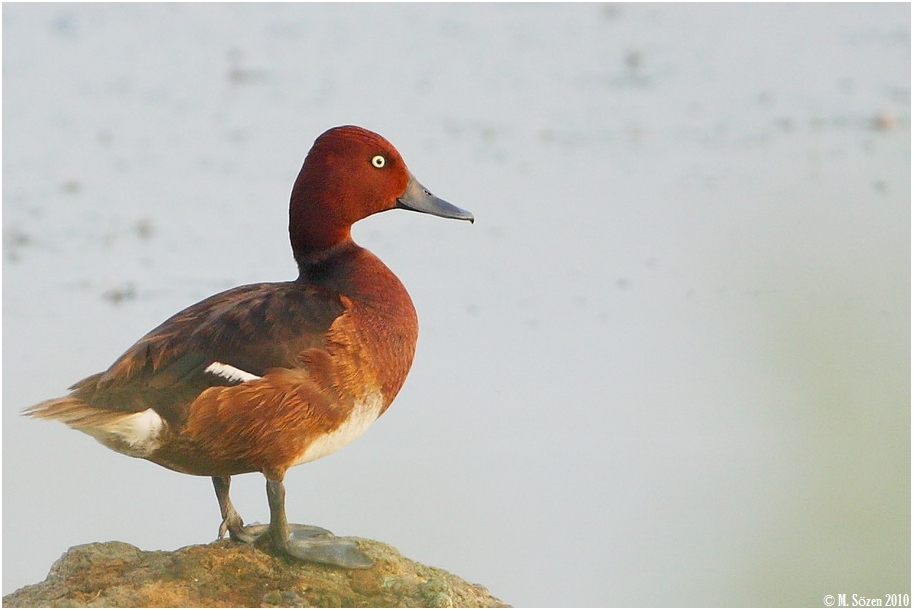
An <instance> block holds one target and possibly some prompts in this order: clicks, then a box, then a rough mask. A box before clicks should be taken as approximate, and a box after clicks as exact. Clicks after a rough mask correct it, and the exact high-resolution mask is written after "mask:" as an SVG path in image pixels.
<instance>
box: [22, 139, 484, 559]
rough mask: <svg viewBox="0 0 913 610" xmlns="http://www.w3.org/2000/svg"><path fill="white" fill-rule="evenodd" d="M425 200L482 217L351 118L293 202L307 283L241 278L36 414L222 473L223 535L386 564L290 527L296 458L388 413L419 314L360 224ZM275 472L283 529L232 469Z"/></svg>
mask: <svg viewBox="0 0 913 610" xmlns="http://www.w3.org/2000/svg"><path fill="white" fill-rule="evenodd" d="M393 209H402V210H411V211H414V212H421V213H425V214H430V215H434V216H439V217H442V218H448V219H456V220H465V221H469V222H470V223H472V222H474V217H473V215H472V214H471V213H470V212H468V211H466V210H463V209H460V208H458V207H457V206H455V205H453V204H451V203H448V202H447V201H445V200H443V199H440V198H438V197H436V196H435V195H433V194H432V193H431V192H430V191H429V190H428V189H427V188H425V187H424V186H423V185H422V184H421V183H420V182H419V181H418V180H417V179H416V178H415V176H413V174H412V173H411V172H410V171H409V169H408V168H407V166H406V164H405V162H404V161H403V158H402V156H401V155H400V153H399V152H398V151H397V150H396V149H395V148H394V147H393V145H392V144H390V142H388V141H387V140H386V139H385V138H383V137H382V136H380V135H378V134H377V133H374V132H372V131H369V130H367V129H365V128H362V127H357V126H354V125H343V126H339V127H334V128H331V129H329V130H327V131H326V132H324V133H323V134H321V135H320V136H319V137H318V138H317V139H316V140H315V141H314V144H313V146H312V147H311V149H310V151H309V152H308V153H307V155H306V157H305V160H304V163H303V165H302V167H301V171H300V172H299V174H298V177H297V179H296V180H295V183H294V186H293V188H292V193H291V198H290V202H289V225H288V231H289V238H290V242H291V248H292V254H293V256H294V259H295V262H296V264H297V267H298V277H297V278H296V279H294V280H292V281H285V282H271V283H258V284H250V285H244V286H239V287H237V288H232V289H230V290H226V291H224V292H220V293H218V294H215V295H213V296H210V297H208V298H206V299H204V300H202V301H200V302H199V303H196V304H194V305H191V306H189V307H187V308H186V309H184V310H182V311H179V312H178V313H176V314H174V315H173V316H171V317H170V318H168V319H167V320H165V321H164V322H163V323H162V324H160V325H159V326H157V327H156V328H154V329H152V330H151V331H150V332H149V333H147V334H146V335H145V336H143V337H142V338H140V339H139V340H138V341H137V342H136V343H134V344H133V346H132V347H130V348H129V349H127V351H125V352H124V353H123V354H122V355H121V356H120V357H119V358H117V359H116V360H115V361H114V363H113V364H111V366H110V367H108V369H107V370H105V371H103V372H100V373H96V374H94V375H90V376H89V377H86V378H85V379H83V380H81V381H78V382H76V383H75V384H74V385H73V386H71V387H70V388H69V390H70V393H69V394H67V395H65V396H62V397H59V398H54V399H51V400H46V401H44V402H41V403H39V404H36V405H34V406H31V407H28V408H26V409H25V410H24V412H23V413H24V414H25V415H27V416H30V417H34V418H39V419H46V420H55V421H59V422H62V423H64V424H66V425H68V426H70V427H71V428H74V429H76V430H79V431H80V432H84V433H86V434H88V435H90V436H92V437H94V438H95V439H96V440H97V441H99V442H100V443H101V444H102V445H104V446H106V447H108V448H109V449H112V450H114V451H117V452H119V453H122V454H125V455H128V456H131V457H135V458H142V459H145V460H148V461H151V462H154V463H156V464H159V465H161V466H164V467H165V468H168V469H170V470H173V471H176V472H180V473H184V474H190V475H197V476H208V477H211V479H212V484H213V487H214V490H215V494H216V499H217V501H218V504H219V510H220V513H221V517H222V521H221V523H220V524H219V530H218V539H222V538H224V537H225V536H226V534H227V535H228V536H229V538H230V539H231V540H235V541H239V542H245V543H251V544H254V545H256V546H257V547H258V548H262V549H264V550H266V551H268V552H271V553H273V554H277V555H281V556H287V557H291V558H294V559H298V560H302V561H312V562H317V563H322V564H327V565H331V566H338V567H342V568H367V567H370V566H371V565H372V564H373V560H371V558H370V557H368V556H367V555H366V554H365V553H363V552H362V551H360V550H359V549H358V548H357V544H356V543H355V542H354V541H353V540H351V539H347V538H337V537H335V536H334V535H333V534H332V533H331V532H329V531H328V530H325V529H323V528H319V527H316V526H306V525H297V524H290V523H289V522H288V518H287V515H286V507H285V485H284V479H285V474H286V472H287V471H288V469H289V468H291V467H292V466H296V465H299V464H304V463H307V462H311V461H314V460H317V459H320V458H322V457H325V456H327V455H329V454H331V453H333V452H334V451H336V450H338V449H340V448H341V447H343V446H345V445H347V444H348V443H350V442H352V441H353V440H355V439H356V438H358V437H359V436H361V435H362V434H363V433H364V432H365V431H366V430H367V428H368V427H369V426H370V425H371V424H372V423H373V422H374V421H375V420H376V419H377V418H378V417H380V416H381V415H383V414H384V412H386V410H387V408H388V407H389V406H390V405H391V403H392V402H393V400H394V398H395V397H396V395H397V393H398V392H399V391H400V388H402V386H403V383H404V382H405V380H406V376H407V374H408V373H409V369H410V368H411V366H412V361H413V356H414V354H415V345H416V341H417V338H418V318H417V315H416V312H415V307H414V305H413V303H412V299H411V298H410V297H409V293H408V292H407V291H406V288H405V287H404V286H403V284H402V282H401V281H400V280H399V279H398V278H397V277H396V275H394V273H393V272H392V271H391V270H390V269H389V268H388V267H387V266H386V265H385V264H384V263H383V262H381V260H380V259H379V258H378V257H377V256H375V255H374V254H372V253H371V252H370V251H368V250H367V249H365V248H362V247H361V246H359V245H357V244H356V243H355V242H354V241H353V239H352V235H351V228H352V225H353V224H354V223H356V222H358V221H360V220H363V219H365V218H367V217H368V216H371V215H373V214H376V213H379V212H383V211H387V210H393ZM252 472H259V473H261V474H262V475H263V476H264V477H265V478H266V497H267V503H268V506H269V515H270V519H269V523H268V525H259V524H254V525H245V524H244V521H243V520H242V518H241V516H240V515H239V514H238V511H237V510H236V509H235V507H234V505H233V504H232V502H231V498H230V495H229V488H230V483H231V477H232V476H235V475H240V474H244V473H252Z"/></svg>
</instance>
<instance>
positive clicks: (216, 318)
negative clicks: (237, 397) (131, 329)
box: [26, 282, 346, 425]
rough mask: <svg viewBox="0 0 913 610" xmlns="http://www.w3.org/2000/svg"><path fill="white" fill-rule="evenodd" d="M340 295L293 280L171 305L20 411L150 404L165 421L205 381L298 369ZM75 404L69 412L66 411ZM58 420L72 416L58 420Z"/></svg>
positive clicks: (130, 408) (318, 342) (56, 415)
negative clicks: (98, 367)
mask: <svg viewBox="0 0 913 610" xmlns="http://www.w3.org/2000/svg"><path fill="white" fill-rule="evenodd" d="M345 310H346V306H345V300H344V298H342V297H340V296H339V295H338V294H335V293H332V292H330V291H327V290H325V289H322V288H319V287H315V286H309V285H303V284H300V283H297V282H285V283H278V284H276V283H273V284H253V285H248V286H240V287H238V288H233V289H231V290H228V291H225V292H222V293H219V294H216V295H213V296H211V297H209V298H207V299H205V300H203V301H200V302H199V303H197V304H195V305H191V306H190V307H188V308H186V309H184V310H183V311H180V312H178V313H177V314H175V315H174V316H172V317H171V318H169V319H168V320H166V321H165V322H163V323H162V324H161V325H159V326H158V327H157V328H155V329H153V330H152V331H150V332H149V333H148V334H146V335H145V336H144V337H143V338H141V339H140V340H139V341H137V342H136V343H135V344H134V345H133V346H132V347H131V348H130V349H128V350H127V351H126V352H125V353H124V354H123V355H122V356H120V357H119V358H118V359H117V360H116V361H115V362H114V363H113V364H112V365H111V366H110V367H109V368H108V370H106V371H104V372H102V373H98V374H95V375H92V376H90V377H87V378H86V379H83V380H82V381H79V382H78V383H76V384H74V385H73V386H72V388H71V390H72V393H71V394H70V395H69V396H65V397H63V398H59V399H54V400H50V401H45V402H43V403H40V404H38V405H35V406H33V407H30V408H29V409H27V410H26V413H27V414H28V415H32V416H36V417H47V418H51V419H60V420H63V421H66V419H67V417H65V416H66V414H67V412H68V411H69V416H70V417H73V416H76V415H78V414H79V413H78V412H77V411H78V410H79V409H80V408H82V410H83V411H85V408H86V407H88V408H89V409H91V411H85V413H83V414H82V416H87V415H88V414H90V413H91V414H94V415H96V416H103V414H102V413H100V412H99V410H104V411H107V412H109V413H111V412H114V413H123V414H132V413H140V412H143V411H146V410H147V409H153V410H154V411H155V412H156V413H157V414H159V415H160V416H161V417H162V418H163V419H165V420H166V421H169V422H172V423H179V422H183V421H185V420H186V417H187V412H186V409H187V407H188V406H189V405H190V404H191V403H192V402H193V401H194V400H195V399H196V398H197V397H198V396H199V395H200V394H201V393H202V392H203V391H204V390H206V389H207V388H209V387H213V386H229V385H236V384H239V383H243V382H245V381H249V380H252V379H256V378H258V377H262V376H263V375H264V373H266V371H268V370H269V369H273V368H301V367H302V366H304V365H305V364H304V363H303V362H302V360H301V356H302V354H304V353H305V352H306V351H307V350H313V349H314V348H317V349H322V348H324V347H325V343H326V334H327V332H328V330H329V329H330V327H331V326H332V325H333V322H334V321H335V320H336V319H337V318H339V317H340V316H341V315H343V314H344V313H345ZM74 410H76V411H74ZM66 423H70V424H71V425H72V423H71V422H70V421H66Z"/></svg>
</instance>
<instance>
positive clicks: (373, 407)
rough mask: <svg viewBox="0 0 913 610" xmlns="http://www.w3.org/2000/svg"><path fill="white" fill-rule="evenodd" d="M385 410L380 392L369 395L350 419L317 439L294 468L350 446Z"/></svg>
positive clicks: (357, 405) (296, 459) (356, 404)
mask: <svg viewBox="0 0 913 610" xmlns="http://www.w3.org/2000/svg"><path fill="white" fill-rule="evenodd" d="M383 408H384V397H383V395H382V394H381V393H380V392H374V393H371V394H368V395H367V396H365V397H364V398H363V399H362V400H361V401H359V402H357V403H355V408H354V409H352V413H351V414H350V415H349V417H348V419H346V420H345V421H344V422H342V423H341V424H340V425H339V427H338V428H336V429H335V430H333V431H332V432H329V433H327V434H324V435H323V436H319V437H317V438H316V439H315V440H314V442H312V443H311V444H310V445H308V446H307V447H306V448H305V449H304V451H302V452H301V454H300V455H299V456H298V457H297V458H295V461H294V462H293V463H292V466H297V465H298V464H304V463H305V462H313V461H314V460H317V459H320V458H322V457H324V456H327V455H330V454H331V453H333V452H334V451H336V450H337V449H340V448H342V447H344V446H345V445H348V444H349V443H351V442H352V441H354V440H355V439H356V438H358V437H359V436H361V435H362V434H364V433H365V430H367V429H368V426H370V425H371V424H373V423H374V420H375V419H377V418H378V417H379V416H380V412H381V410H382V409H383Z"/></svg>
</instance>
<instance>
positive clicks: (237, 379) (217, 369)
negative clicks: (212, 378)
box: [206, 362, 260, 383]
mask: <svg viewBox="0 0 913 610" xmlns="http://www.w3.org/2000/svg"><path fill="white" fill-rule="evenodd" d="M206 372H207V373H212V374H213V375H216V376H217V377H221V378H223V379H227V380H228V381H231V382H232V383H242V382H244V381H253V380H255V379H260V377H258V376H257V375H254V374H253V373H248V372H247V371H242V370H241V369H239V368H237V367H234V366H232V365H230V364H222V363H221V362H213V363H212V364H210V365H209V366H207V367H206Z"/></svg>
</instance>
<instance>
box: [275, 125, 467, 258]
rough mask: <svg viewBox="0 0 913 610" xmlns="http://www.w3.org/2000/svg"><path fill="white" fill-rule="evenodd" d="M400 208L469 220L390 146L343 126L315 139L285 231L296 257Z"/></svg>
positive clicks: (363, 131) (341, 239)
mask: <svg viewBox="0 0 913 610" xmlns="http://www.w3.org/2000/svg"><path fill="white" fill-rule="evenodd" d="M394 208H402V209H406V210H413V211H416V212H425V213H427V214H434V215H435V216H441V217H443V218H456V219H459V220H468V221H470V222H472V221H473V217H472V214H470V213H469V212H467V211H465V210H461V209H460V208H458V207H456V206H455V205H452V204H450V203H447V202H446V201H444V200H443V199H439V198H437V197H435V196H434V195H432V194H431V193H430V192H429V191H428V189H426V188H425V187H424V186H422V185H421V184H420V183H419V182H418V180H416V179H415V177H414V176H413V175H412V173H411V172H410V171H409V169H408V168H407V167H406V164H405V162H403V158H402V157H401V156H400V154H399V152H397V150H396V149H395V148H393V145H392V144H390V143H389V142H388V141H387V140H385V139H384V138H382V137H381V136H379V135H377V134H376V133H374V132H371V131H368V130H367V129H363V128H361V127H355V126H353V125H346V126H343V127H334V128H332V129H330V130H328V131H326V132H324V133H323V134H322V135H321V136H320V137H319V138H317V140H316V141H315V142H314V146H313V147H311V150H310V152H309V153H308V155H307V157H306V158H305V160H304V165H303V166H302V168H301V172H300V173H299V174H298V179H297V180H295V186H294V188H293V189H292V198H291V204H290V206H289V234H290V237H291V241H292V250H293V251H294V253H295V258H296V259H298V260H299V261H300V260H301V258H302V257H310V256H313V255H314V254H316V253H317V252H319V251H321V250H325V249H327V248H331V247H332V246H335V245H336V244H338V243H341V242H344V241H347V240H348V239H350V230H351V228H352V224H353V223H355V222H357V221H359V220H361V219H362V218H366V217H368V216H370V215H371V214H376V213H377V212H383V211H384V210H392V209H394Z"/></svg>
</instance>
